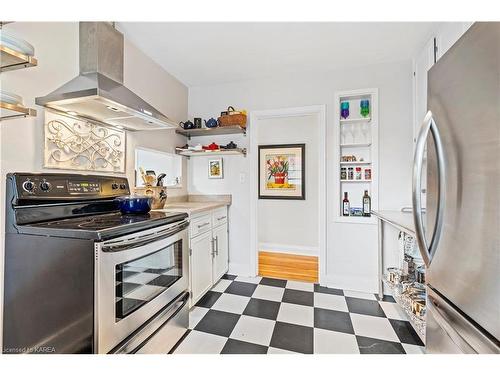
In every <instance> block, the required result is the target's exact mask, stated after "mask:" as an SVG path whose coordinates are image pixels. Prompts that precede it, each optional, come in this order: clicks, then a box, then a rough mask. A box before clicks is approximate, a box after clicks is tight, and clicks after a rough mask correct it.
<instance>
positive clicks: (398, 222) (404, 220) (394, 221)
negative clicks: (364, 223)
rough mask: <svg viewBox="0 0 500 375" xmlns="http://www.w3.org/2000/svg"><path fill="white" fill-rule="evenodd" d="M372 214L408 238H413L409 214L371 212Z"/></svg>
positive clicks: (413, 228) (412, 224)
mask: <svg viewBox="0 0 500 375" xmlns="http://www.w3.org/2000/svg"><path fill="white" fill-rule="evenodd" d="M372 214H373V215H374V216H376V217H378V218H379V219H380V220H383V221H385V222H386V223H388V224H391V225H393V226H395V227H396V228H398V229H401V230H403V231H404V232H406V233H408V234H409V235H410V236H413V237H415V225H414V223H413V214H412V213H411V212H402V211H397V210H381V211H372Z"/></svg>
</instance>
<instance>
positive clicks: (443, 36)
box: [436, 22, 473, 61]
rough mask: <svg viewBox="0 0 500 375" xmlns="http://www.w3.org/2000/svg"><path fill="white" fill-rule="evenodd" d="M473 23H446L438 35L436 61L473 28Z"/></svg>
mask: <svg viewBox="0 0 500 375" xmlns="http://www.w3.org/2000/svg"><path fill="white" fill-rule="evenodd" d="M472 24H473V22H445V23H444V24H443V26H441V27H440V28H439V30H438V31H437V33H436V47H437V48H436V61H439V59H440V58H441V57H442V56H443V55H444V54H445V53H446V51H448V50H449V49H450V48H451V46H453V45H454V44H455V42H456V41H457V40H458V39H460V37H461V36H462V35H463V34H464V33H465V32H466V31H467V30H468V29H469V27H471V26H472Z"/></svg>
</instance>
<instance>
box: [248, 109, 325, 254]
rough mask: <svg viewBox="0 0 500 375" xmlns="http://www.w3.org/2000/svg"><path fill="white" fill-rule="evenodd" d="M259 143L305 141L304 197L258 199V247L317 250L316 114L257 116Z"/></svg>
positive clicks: (312, 251) (284, 249)
mask: <svg viewBox="0 0 500 375" xmlns="http://www.w3.org/2000/svg"><path fill="white" fill-rule="evenodd" d="M254 126H258V127H259V130H258V144H259V145H266V144H267V145H269V144H287V143H289V144H292V143H305V145H306V147H305V148H306V153H305V161H306V184H305V192H306V199H305V200H284V199H260V200H259V201H258V217H257V220H258V233H259V235H258V237H259V238H258V242H259V244H261V246H259V248H260V250H283V251H289V252H294V253H298V254H307V255H317V253H318V245H319V241H318V235H319V230H318V215H317V213H318V200H319V199H318V198H319V197H318V194H317V186H318V153H317V149H318V134H319V129H318V119H317V115H314V116H311V115H308V116H294V117H278V118H272V119H265V120H260V121H259V122H258V123H257V124H254Z"/></svg>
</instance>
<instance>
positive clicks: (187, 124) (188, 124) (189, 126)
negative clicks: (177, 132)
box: [179, 120, 194, 129]
mask: <svg viewBox="0 0 500 375" xmlns="http://www.w3.org/2000/svg"><path fill="white" fill-rule="evenodd" d="M179 125H180V126H181V128H183V129H193V128H194V124H193V123H192V122H191V121H189V120H187V121H186V122H182V121H181V122H179Z"/></svg>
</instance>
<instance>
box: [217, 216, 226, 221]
mask: <svg viewBox="0 0 500 375" xmlns="http://www.w3.org/2000/svg"><path fill="white" fill-rule="evenodd" d="M225 218H226V217H225V216H221V217H218V218H217V220H219V221H220V220H224V219H225Z"/></svg>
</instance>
